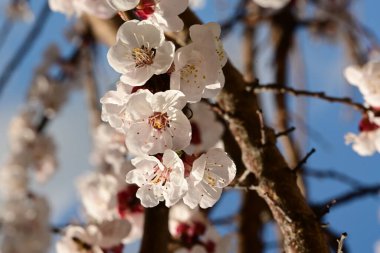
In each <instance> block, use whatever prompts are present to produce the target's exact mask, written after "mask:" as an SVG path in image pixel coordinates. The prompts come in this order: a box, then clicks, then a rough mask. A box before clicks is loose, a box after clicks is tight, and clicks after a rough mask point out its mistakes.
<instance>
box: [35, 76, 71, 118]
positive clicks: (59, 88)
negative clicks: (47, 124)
mask: <svg viewBox="0 0 380 253" xmlns="http://www.w3.org/2000/svg"><path fill="white" fill-rule="evenodd" d="M67 92H68V89H67V87H66V86H65V85H63V84H60V83H58V82H54V81H53V80H51V79H50V78H49V77H48V76H46V75H37V76H36V77H35V79H34V82H33V85H32V87H31V89H30V90H29V94H28V97H29V101H30V102H36V103H39V104H40V105H41V106H42V107H43V109H44V110H45V115H47V116H48V117H52V116H54V115H55V114H56V113H57V111H58V110H59V109H60V108H61V106H62V105H63V104H64V103H65V102H66V99H67Z"/></svg>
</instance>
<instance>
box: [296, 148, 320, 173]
mask: <svg viewBox="0 0 380 253" xmlns="http://www.w3.org/2000/svg"><path fill="white" fill-rule="evenodd" d="M315 151H316V150H315V148H312V149H311V150H310V151H309V152H308V153H307V154H306V156H305V157H304V158H303V159H302V160H301V161H299V163H298V164H297V166H296V167H295V168H294V169H293V170H292V171H293V172H298V171H299V170H300V169H301V168H302V166H303V165H305V164H306V162H307V160H308V159H309V158H310V156H312V155H313V154H314V153H315Z"/></svg>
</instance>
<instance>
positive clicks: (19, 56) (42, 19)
mask: <svg viewBox="0 0 380 253" xmlns="http://www.w3.org/2000/svg"><path fill="white" fill-rule="evenodd" d="M50 13H51V12H50V7H49V3H48V1H45V3H44V5H43V7H42V9H41V11H40V13H39V15H38V18H37V19H36V21H35V22H34V24H33V27H32V29H31V30H30V31H29V32H28V34H27V36H26V37H25V39H24V40H23V42H22V44H21V45H20V47H19V48H17V50H16V53H15V54H14V55H13V57H12V58H11V60H10V61H9V62H8V64H6V65H5V67H4V69H3V71H2V73H1V75H0V94H1V92H2V91H3V89H4V88H5V86H6V84H7V82H8V81H9V79H10V78H11V77H12V75H13V73H14V72H15V71H16V70H17V68H18V66H19V65H20V64H21V63H22V61H23V60H24V59H26V55H27V54H28V53H29V51H30V50H31V49H32V47H33V45H34V43H35V42H36V40H37V38H38V37H39V35H40V33H41V32H42V31H43V29H44V27H45V25H46V24H47V23H48V22H47V20H48V18H49V17H50Z"/></svg>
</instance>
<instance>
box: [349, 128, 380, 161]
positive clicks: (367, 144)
mask: <svg viewBox="0 0 380 253" xmlns="http://www.w3.org/2000/svg"><path fill="white" fill-rule="evenodd" d="M345 141H346V144H347V145H349V144H352V149H353V150H354V151H355V152H356V153H358V154H359V155H361V156H371V155H373V154H374V153H375V152H376V151H378V152H380V132H379V131H378V130H375V131H369V132H361V133H359V134H357V135H356V134H354V133H348V134H346V136H345Z"/></svg>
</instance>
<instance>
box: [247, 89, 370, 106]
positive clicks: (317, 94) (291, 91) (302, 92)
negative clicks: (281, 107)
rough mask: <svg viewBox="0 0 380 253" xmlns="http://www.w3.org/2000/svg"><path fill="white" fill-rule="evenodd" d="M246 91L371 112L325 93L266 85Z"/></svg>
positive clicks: (358, 104) (354, 103)
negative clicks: (290, 96)
mask: <svg viewBox="0 0 380 253" xmlns="http://www.w3.org/2000/svg"><path fill="white" fill-rule="evenodd" d="M247 89H248V91H253V92H255V93H262V92H276V93H288V94H292V95H295V96H306V97H313V98H318V99H322V100H325V101H328V102H331V103H341V104H345V105H348V106H351V107H352V108H354V109H356V110H358V111H361V112H363V113H366V112H369V111H373V109H371V108H367V107H365V106H364V105H363V104H361V103H357V102H354V101H353V100H352V99H351V98H349V97H333V96H329V95H326V93H325V92H313V91H307V90H297V89H294V88H291V87H284V86H280V85H278V84H266V85H257V84H256V85H253V86H250V87H248V88H247Z"/></svg>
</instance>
